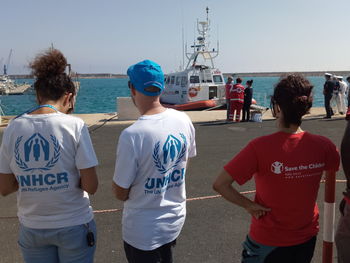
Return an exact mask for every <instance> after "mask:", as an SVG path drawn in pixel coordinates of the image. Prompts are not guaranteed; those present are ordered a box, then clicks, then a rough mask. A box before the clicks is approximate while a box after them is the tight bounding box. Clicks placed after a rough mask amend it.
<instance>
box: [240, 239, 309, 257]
mask: <svg viewBox="0 0 350 263" xmlns="http://www.w3.org/2000/svg"><path fill="white" fill-rule="evenodd" d="M315 244H316V236H314V237H311V238H310V239H309V240H308V241H306V242H304V243H301V244H298V245H294V246H287V247H273V246H266V245H263V244H260V243H258V242H256V241H254V240H253V239H252V238H251V237H249V236H247V238H246V240H245V241H244V243H243V251H242V263H281V262H283V263H310V262H311V260H312V257H313V254H314V250H315Z"/></svg>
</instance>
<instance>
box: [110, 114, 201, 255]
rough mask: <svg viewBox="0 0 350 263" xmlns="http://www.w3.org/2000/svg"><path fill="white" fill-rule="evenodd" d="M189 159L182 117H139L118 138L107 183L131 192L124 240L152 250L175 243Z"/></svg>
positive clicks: (190, 140) (191, 133)
mask: <svg viewBox="0 0 350 263" xmlns="http://www.w3.org/2000/svg"><path fill="white" fill-rule="evenodd" d="M195 155H196V145H195V130H194V127H193V125H192V122H191V120H190V119H189V117H188V116H187V115H186V114H185V113H183V112H179V111H176V110H172V109H167V110H166V111H164V112H162V113H159V114H155V115H144V116H141V117H140V118H139V119H138V120H137V121H136V122H135V123H134V124H133V125H132V126H130V127H128V128H127V129H125V130H124V131H123V132H122V133H121V135H120V137H119V142H118V149H117V161H116V168H115V173H114V177H113V180H114V182H115V183H116V184H117V185H119V186H120V187H123V188H130V187H131V189H130V193H129V199H128V200H127V201H126V202H125V203H124V210H123V239H124V241H126V242H127V243H129V244H130V245H132V246H134V247H136V248H138V249H142V250H153V249H156V248H157V247H160V246H162V245H164V244H166V243H169V242H171V241H173V240H174V239H176V238H177V236H178V235H179V234H180V231H181V229H182V226H183V224H184V221H185V216H186V191H185V176H186V164H187V160H188V158H189V157H193V156H195Z"/></svg>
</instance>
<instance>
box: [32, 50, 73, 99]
mask: <svg viewBox="0 0 350 263" xmlns="http://www.w3.org/2000/svg"><path fill="white" fill-rule="evenodd" d="M29 66H30V68H31V69H32V74H33V75H34V77H35V78H36V81H35V83H34V88H35V91H36V93H37V95H39V97H40V98H42V99H49V100H58V99H59V98H61V97H62V95H64V94H65V93H66V92H68V93H73V95H75V93H76V91H75V86H74V83H73V81H72V80H71V78H70V77H69V76H68V75H67V74H66V72H65V71H66V67H67V60H66V58H65V57H64V56H63V54H62V53H61V52H60V51H59V50H57V49H48V50H47V51H45V52H44V53H42V54H39V55H37V56H36V57H35V59H34V60H33V62H31V63H30V65H29Z"/></svg>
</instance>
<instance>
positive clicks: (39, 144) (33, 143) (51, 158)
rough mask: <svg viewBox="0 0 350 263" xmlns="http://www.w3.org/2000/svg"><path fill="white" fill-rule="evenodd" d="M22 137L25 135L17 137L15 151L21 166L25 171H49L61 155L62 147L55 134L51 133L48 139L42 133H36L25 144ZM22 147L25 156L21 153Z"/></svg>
mask: <svg viewBox="0 0 350 263" xmlns="http://www.w3.org/2000/svg"><path fill="white" fill-rule="evenodd" d="M22 139H23V136H19V137H18V138H17V140H16V144H15V151H14V153H15V159H16V164H17V165H18V167H19V168H21V169H22V170H23V171H25V172H29V171H35V170H39V171H48V170H51V169H52V168H53V167H54V166H55V164H56V163H57V161H58V160H59V157H60V150H61V147H60V145H59V142H58V140H57V138H56V137H55V136H54V135H50V140H47V139H46V138H44V137H43V136H42V135H41V134H40V133H34V134H33V135H32V136H31V137H29V139H27V140H26V141H25V142H24V143H23V144H22ZM50 144H52V145H50ZM22 147H23V148H22ZM21 148H22V149H23V153H24V156H23V155H21V151H20V149H21ZM22 158H24V160H23V159H22Z"/></svg>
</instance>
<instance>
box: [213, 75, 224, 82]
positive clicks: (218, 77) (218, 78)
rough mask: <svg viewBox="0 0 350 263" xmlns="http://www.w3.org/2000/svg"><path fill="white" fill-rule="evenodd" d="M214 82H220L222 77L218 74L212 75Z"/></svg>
mask: <svg viewBox="0 0 350 263" xmlns="http://www.w3.org/2000/svg"><path fill="white" fill-rule="evenodd" d="M213 79H214V82H215V83H222V77H221V76H220V75H213Z"/></svg>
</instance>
